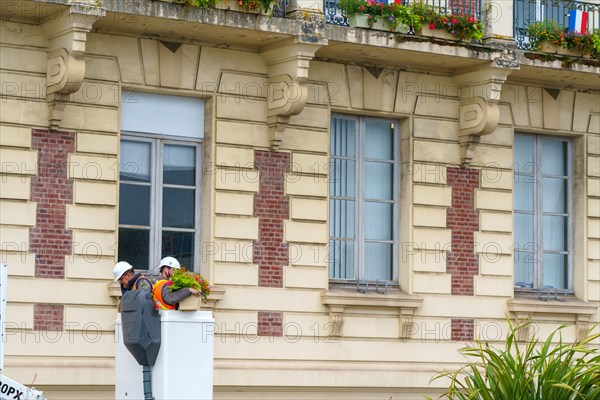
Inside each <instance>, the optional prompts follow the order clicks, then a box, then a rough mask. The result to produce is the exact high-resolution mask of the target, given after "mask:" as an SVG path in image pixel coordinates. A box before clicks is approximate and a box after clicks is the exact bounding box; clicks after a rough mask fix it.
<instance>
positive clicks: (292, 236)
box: [283, 220, 329, 243]
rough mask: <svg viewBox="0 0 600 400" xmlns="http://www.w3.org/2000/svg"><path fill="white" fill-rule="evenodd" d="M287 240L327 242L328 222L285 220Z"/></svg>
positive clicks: (285, 238)
mask: <svg viewBox="0 0 600 400" xmlns="http://www.w3.org/2000/svg"><path fill="white" fill-rule="evenodd" d="M283 226H284V230H283V232H284V233H283V237H284V240H285V241H286V242H300V243H327V241H328V239H329V237H328V230H327V224H325V223H315V222H299V221H289V220H287V221H283Z"/></svg>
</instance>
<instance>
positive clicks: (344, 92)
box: [308, 61, 350, 108]
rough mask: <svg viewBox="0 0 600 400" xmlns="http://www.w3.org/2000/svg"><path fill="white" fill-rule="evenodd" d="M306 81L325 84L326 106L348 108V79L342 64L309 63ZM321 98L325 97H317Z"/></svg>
mask: <svg viewBox="0 0 600 400" xmlns="http://www.w3.org/2000/svg"><path fill="white" fill-rule="evenodd" d="M308 79H310V80H311V81H318V82H324V83H325V84H326V88H327V101H328V104H329V103H330V104H331V105H332V106H333V107H336V108H347V107H350V94H349V92H348V79H347V76H346V66H345V65H344V64H336V63H331V62H319V61H311V62H310V69H309V70H308ZM309 96H310V91H309ZM323 97H325V96H319V98H323Z"/></svg>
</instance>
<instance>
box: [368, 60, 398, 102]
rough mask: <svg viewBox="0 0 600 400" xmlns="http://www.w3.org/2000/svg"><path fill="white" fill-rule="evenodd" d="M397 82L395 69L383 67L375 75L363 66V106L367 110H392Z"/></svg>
mask: <svg viewBox="0 0 600 400" xmlns="http://www.w3.org/2000/svg"><path fill="white" fill-rule="evenodd" d="M397 84H398V72H397V71H396V70H393V69H384V70H383V71H381V74H380V75H379V76H378V77H375V76H374V75H373V74H371V73H370V72H369V71H368V70H367V69H366V68H364V67H363V94H364V104H363V107H364V108H365V109H367V110H377V111H387V112H392V111H393V110H394V100H395V98H396V86H397Z"/></svg>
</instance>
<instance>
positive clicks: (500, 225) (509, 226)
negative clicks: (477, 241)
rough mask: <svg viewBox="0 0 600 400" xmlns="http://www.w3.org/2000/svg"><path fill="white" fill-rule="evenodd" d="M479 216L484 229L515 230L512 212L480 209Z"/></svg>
mask: <svg viewBox="0 0 600 400" xmlns="http://www.w3.org/2000/svg"><path fill="white" fill-rule="evenodd" d="M479 218H480V229H481V230H482V231H492V232H512V230H513V215H512V213H497V212H488V211H480V212H479Z"/></svg>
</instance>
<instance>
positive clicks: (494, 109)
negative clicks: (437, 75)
mask: <svg viewBox="0 0 600 400" xmlns="http://www.w3.org/2000/svg"><path fill="white" fill-rule="evenodd" d="M499 60H500V59H498V60H495V61H494V62H492V63H491V64H487V65H485V66H484V67H477V68H475V69H469V70H466V71H465V70H463V71H461V72H459V73H458V74H456V75H455V76H454V79H455V80H456V82H457V83H458V85H459V87H460V94H459V95H460V103H459V109H458V140H459V144H460V149H461V162H462V164H463V165H468V164H470V163H471V162H472V161H473V156H474V151H475V146H476V145H477V143H479V139H480V137H481V136H483V135H487V134H490V133H492V132H493V131H494V130H495V129H496V126H497V125H498V120H499V118H500V110H499V108H498V101H499V100H500V93H501V90H502V84H503V83H504V82H505V81H506V79H507V77H508V75H510V73H511V72H512V71H514V70H515V69H518V64H506V63H504V62H503V61H502V62H501V61H499Z"/></svg>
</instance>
